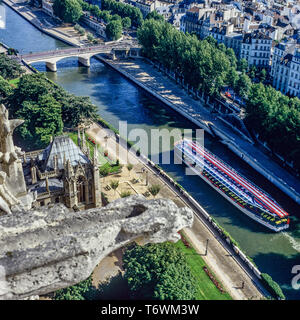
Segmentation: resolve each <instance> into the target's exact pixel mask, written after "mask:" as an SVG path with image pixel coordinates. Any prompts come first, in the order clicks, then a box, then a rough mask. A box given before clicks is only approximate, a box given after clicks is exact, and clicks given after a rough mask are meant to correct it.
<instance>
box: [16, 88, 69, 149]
mask: <svg viewBox="0 0 300 320" xmlns="http://www.w3.org/2000/svg"><path fill="white" fill-rule="evenodd" d="M15 116H16V117H17V118H21V119H24V120H25V122H24V123H23V124H22V126H20V127H19V128H18V130H19V132H20V134H21V137H22V138H23V139H24V140H26V141H27V142H30V143H31V144H32V145H34V146H36V147H44V146H46V145H47V144H49V142H50V138H51V136H54V135H58V134H61V133H62V128H63V122H62V119H61V106H60V104H59V103H58V102H57V101H56V100H55V99H54V98H53V97H52V96H51V95H49V94H46V95H42V96H39V98H38V100H37V101H29V100H27V101H24V102H23V103H22V104H21V105H20V106H19V108H18V110H17V111H16V113H15Z"/></svg>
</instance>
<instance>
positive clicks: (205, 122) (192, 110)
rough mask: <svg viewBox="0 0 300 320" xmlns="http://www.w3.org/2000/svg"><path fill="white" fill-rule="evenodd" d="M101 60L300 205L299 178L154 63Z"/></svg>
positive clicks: (138, 60) (102, 58)
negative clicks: (232, 153) (211, 137)
mask: <svg viewBox="0 0 300 320" xmlns="http://www.w3.org/2000/svg"><path fill="white" fill-rule="evenodd" d="M99 59H100V60H101V61H102V62H104V63H105V64H106V65H108V66H110V67H111V68H113V69H114V70H116V71H118V72H119V73H121V74H122V75H123V76H125V77H126V78H127V79H129V80H131V81H132V82H134V83H135V84H136V85H138V86H139V87H140V88H142V89H144V90H145V91H147V92H148V93H149V94H151V95H152V96H154V97H155V98H157V99H158V100H159V101H161V102H162V103H163V104H165V105H167V106H169V107H170V108H172V109H173V110H175V111H177V112H178V113H179V114H181V115H182V116H184V117H185V118H187V119H188V120H190V121H191V122H193V123H194V124H196V125H197V126H199V127H200V128H202V129H204V130H205V131H206V132H207V133H209V134H210V135H212V136H214V137H217V138H218V139H219V140H220V142H221V143H223V144H224V145H226V146H227V147H228V148H229V149H230V150H231V151H232V152H234V153H235V154H236V155H238V156H239V157H240V158H241V159H242V160H244V161H245V162H246V163H248V164H249V165H250V166H251V167H252V168H254V169H255V170H256V171H258V172H259V173H260V174H261V175H263V176H264V177H265V178H267V179H268V180H269V181H270V182H271V183H273V184H274V185H275V186H276V187H277V188H279V189H280V190H282V191H283V192H284V193H285V194H287V195H288V196H289V197H290V198H292V199H293V200H294V201H295V202H296V203H298V204H300V181H299V179H298V178H297V177H295V176H294V175H292V174H290V173H289V172H287V171H286V170H284V169H283V168H282V167H280V165H278V164H277V163H276V162H274V161H273V160H272V159H271V158H270V157H269V156H268V155H267V154H266V153H264V152H263V151H261V150H260V149H258V148H257V147H256V146H255V145H253V144H251V143H249V142H248V141H247V140H246V139H244V138H243V137H242V136H241V135H240V134H238V133H236V132H235V131H234V130H232V128H231V127H230V126H229V125H227V124H226V123H225V122H224V121H222V120H220V119H219V118H218V117H216V116H215V115H213V114H212V113H211V110H210V108H209V107H205V105H204V103H201V101H198V100H195V99H193V98H192V97H191V96H189V95H188V94H187V93H186V92H185V91H184V90H183V89H182V88H181V87H180V85H178V84H176V83H175V81H173V80H171V79H170V78H168V77H167V76H165V75H163V74H162V73H161V72H160V71H158V70H157V69H155V68H154V67H153V65H152V64H151V63H149V62H147V61H145V60H142V59H136V60H131V59H130V60H115V61H112V60H111V59H108V58H105V57H102V56H99Z"/></svg>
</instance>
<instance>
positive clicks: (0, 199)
mask: <svg viewBox="0 0 300 320" xmlns="http://www.w3.org/2000/svg"><path fill="white" fill-rule="evenodd" d="M5 180H6V173H5V172H0V209H1V210H2V211H4V212H5V213H11V210H10V208H14V209H17V210H18V211H20V208H19V206H18V205H19V204H20V201H19V200H18V199H17V198H16V197H15V196H14V195H13V194H12V193H11V192H10V191H9V190H8V188H7V186H6V184H5Z"/></svg>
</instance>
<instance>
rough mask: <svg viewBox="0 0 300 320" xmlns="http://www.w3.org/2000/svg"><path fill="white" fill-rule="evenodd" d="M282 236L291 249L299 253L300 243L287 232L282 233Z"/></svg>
mask: <svg viewBox="0 0 300 320" xmlns="http://www.w3.org/2000/svg"><path fill="white" fill-rule="evenodd" d="M282 235H283V236H284V237H286V238H287V239H288V241H289V243H290V244H291V245H292V247H293V249H295V250H296V251H298V252H300V242H298V241H296V240H295V239H294V238H293V237H292V236H291V235H289V234H288V233H287V232H282Z"/></svg>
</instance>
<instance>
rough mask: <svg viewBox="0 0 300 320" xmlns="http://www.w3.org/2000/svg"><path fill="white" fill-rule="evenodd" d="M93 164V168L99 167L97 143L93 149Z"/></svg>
mask: <svg viewBox="0 0 300 320" xmlns="http://www.w3.org/2000/svg"><path fill="white" fill-rule="evenodd" d="M93 164H94V166H99V162H98V146H97V143H96V145H95V148H94V159H93Z"/></svg>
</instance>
